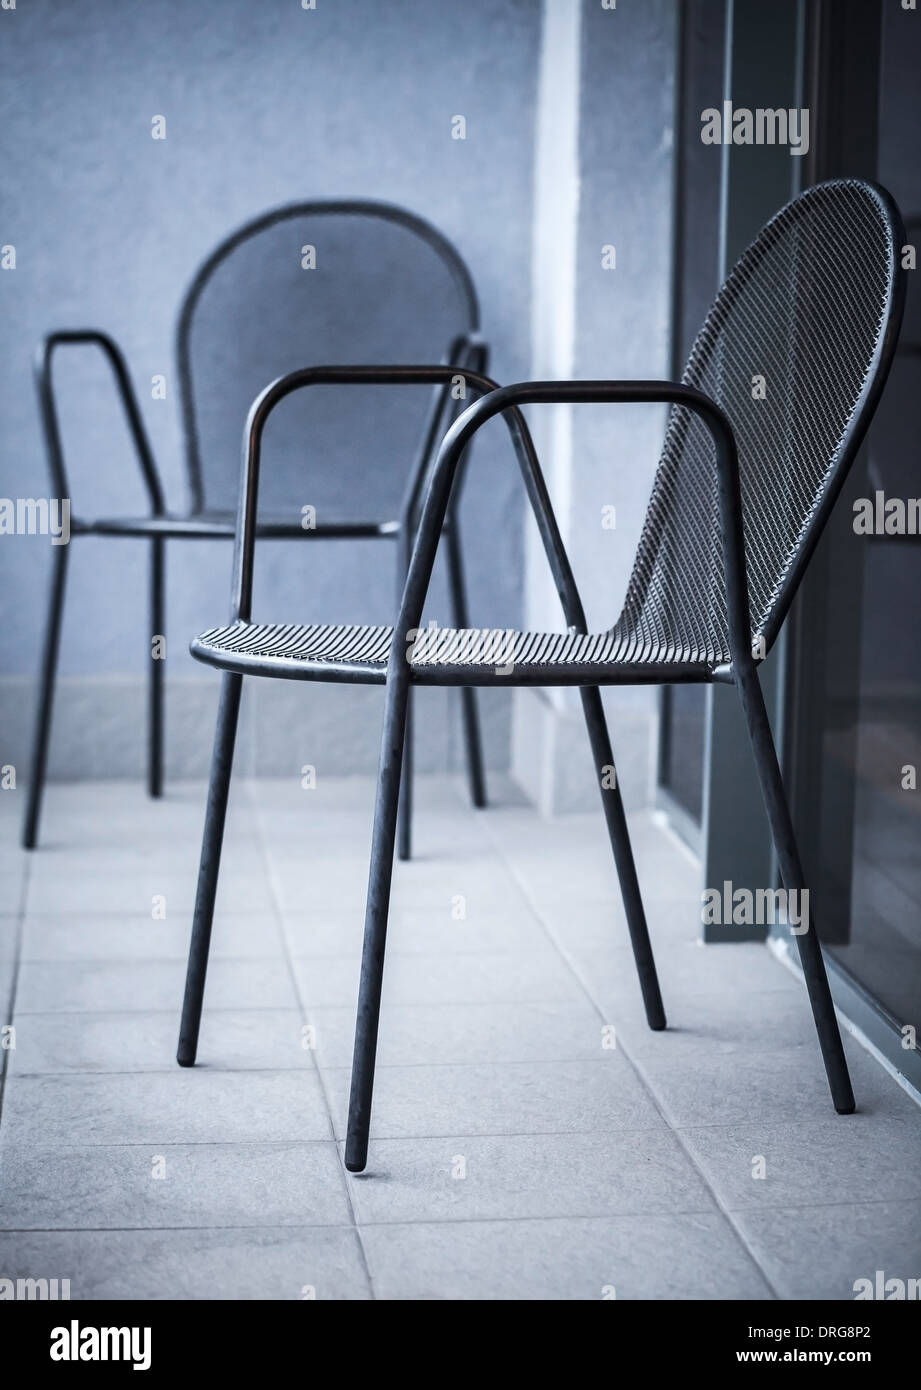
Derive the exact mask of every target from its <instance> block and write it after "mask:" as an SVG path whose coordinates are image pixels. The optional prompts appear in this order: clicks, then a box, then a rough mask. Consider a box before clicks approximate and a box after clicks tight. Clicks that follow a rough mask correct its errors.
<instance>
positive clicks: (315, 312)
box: [23, 201, 487, 858]
mask: <svg viewBox="0 0 921 1390" xmlns="http://www.w3.org/2000/svg"><path fill="white" fill-rule="evenodd" d="M311 261H312V262H313V268H310V264H311ZM305 267H307V268H305ZM65 345H88V346H93V347H95V348H98V349H100V350H101V351H102V352H103V353H104V354H105V356H106V358H107V360H108V362H109V364H110V366H111V368H112V371H113V373H114V377H115V382H116V385H117V388H118V393H119V397H120V400H121V404H122V407H123V409H124V412H125V416H126V419H127V423H128V426H129V430H130V434H131V438H132V440H133V444H134V448H135V451H136V454H137V459H138V463H139V466H140V470H141V475H142V478H143V482H144V486H145V489H146V492H147V497H148V500H149V504H150V513H149V515H147V516H116V517H101V518H97V519H95V520H89V519H87V518H86V517H83V516H80V515H79V513H78V514H77V515H76V516H74V517H73V518H72V522H71V536H72V538H76V537H79V536H85V535H89V536H111V537H126V536H134V537H139V538H142V539H144V540H146V541H147V542H148V543H149V545H150V634H151V635H154V634H163V633H164V632H165V623H166V613H165V596H164V582H165V547H166V542H167V541H168V540H190V539H206V540H207V539H215V540H232V539H233V537H234V532H235V523H236V514H237V492H238V484H239V472H238V458H239V440H240V433H241V431H242V429H243V426H244V423H245V420H246V411H247V408H248V405H249V402H250V401H252V399H253V397H254V396H255V395H256V393H257V392H258V391H260V390H261V389H262V387H263V386H264V385H265V383H266V381H269V380H271V379H272V378H273V377H276V376H280V375H282V374H283V373H285V372H288V371H291V370H292V368H294V367H297V366H300V365H301V364H302V363H303V362H304V361H310V360H317V359H318V358H320V359H324V360H326V361H344V362H361V361H368V360H371V361H382V362H401V361H402V362H414V361H425V362H442V363H451V364H456V365H457V367H458V369H459V370H463V369H464V368H467V367H474V368H476V369H478V370H480V371H483V370H485V364H486V357H487V350H486V345H485V343H484V342H483V340H482V339H481V337H480V336H479V307H478V304H477V296H476V292H475V289H474V286H473V282H472V279H471V277H470V273H469V271H468V270H467V267H466V265H465V264H464V262H463V261H462V259H461V257H460V255H459V254H458V252H457V251H456V250H455V248H454V247H453V246H452V245H451V243H450V242H449V241H448V240H447V239H446V238H445V237H444V236H442V234H441V233H440V232H438V231H437V230H436V229H435V228H434V227H433V226H431V225H430V224H429V223H428V222H426V221H424V220H423V219H422V218H420V217H416V216H415V215H414V214H412V213H410V212H407V211H406V210H405V209H402V208H398V207H392V206H390V205H389V204H386V203H377V202H368V201H342V202H330V201H325V202H304V203H295V204H291V205H289V206H286V207H281V208H277V209H275V210H274V211H272V212H269V213H266V214H265V215H264V216H262V217H259V218H257V219H255V220H254V221H252V222H248V223H246V225H245V226H243V227H240V228H239V229H238V230H237V231H236V232H234V233H233V234H232V235H231V236H229V237H227V239H226V240H225V241H223V242H221V244H220V245H219V246H218V247H217V248H216V249H215V250H214V251H213V252H212V253H211V255H210V256H209V257H208V258H207V260H206V261H205V262H204V263H203V264H202V266H201V267H200V269H199V270H198V271H197V273H196V275H195V278H194V279H193V281H192V283H191V285H190V286H189V289H188V291H187V293H186V296H185V299H184V300H183V303H182V307H181V311H180V314H179V318H178V322H177V328H176V341H175V352H176V366H177V375H178V385H179V396H180V408H181V415H182V426H183V441H184V452H185V464H186V470H187V477H188V491H189V507H188V510H187V511H186V512H183V513H176V512H171V511H169V510H168V509H167V506H166V501H165V497H164V490H163V486H162V484H161V481H160V477H159V474H158V471H157V467H156V464H155V462H154V457H153V453H152V451H151V448H150V444H149V442H148V439H147V434H146V432H145V429H144V424H143V420H142V417H141V412H140V409H139V407H138V403H137V399H136V396H135V394H134V390H133V388H132V385H131V379H130V376H129V373H128V368H127V366H126V364H125V360H124V357H123V355H122V353H121V351H120V350H119V348H118V346H117V345H116V343H115V342H114V341H113V340H112V338H111V337H109V336H108V335H107V334H105V333H101V332H98V331H95V330H89V329H87V330H66V331H59V332H55V333H51V334H49V335H48V336H47V337H46V338H45V339H44V341H43V342H42V343H41V344H40V345H39V349H38V352H37V354H36V381H37V387H38V394H39V404H40V409H41V418H42V425H43V429H44V435H45V443H46V447H47V452H48V462H49V467H50V470H51V477H52V484H53V487H54V491H55V495H57V496H58V497H62V498H63V497H70V496H71V492H70V486H69V481H68V477H67V472H66V468H65V462H64V451H63V445H62V440H61V430H60V423H59V418H58V409H57V405H56V401H55V393H54V386H53V382H52V361H53V358H54V355H55V352H56V350H57V349H58V348H59V347H61V346H65ZM306 404H308V403H307V402H306V401H305V400H303V399H301V400H300V401H298V402H295V403H293V405H294V407H295V408H294V409H292V410H291V411H289V412H288V413H287V414H286V415H285V416H284V418H283V419H282V418H280V419H279V420H278V421H277V422H276V424H277V426H278V428H277V429H275V432H274V438H273V460H274V466H273V470H272V477H271V480H270V485H269V487H268V489H267V490H266V493H267V495H266V496H265V498H264V499H263V500H264V503H265V504H266V505H265V508H264V510H263V511H262V512H261V514H260V517H259V520H258V524H257V534H258V535H259V536H260V537H264V538H267V539H275V540H306V539H307V538H308V537H309V538H310V539H311V540H313V539H319V540H323V539H328V540H358V539H361V540H389V541H394V542H396V543H397V548H398V551H397V553H398V566H397V570H398V589H397V593H398V594H399V593H400V592H402V586H403V579H404V578H405V573H406V568H407V566H408V563H409V549H410V542H411V536H412V530H413V527H414V525H415V523H416V521H417V519H418V510H419V505H420V502H421V496H422V490H423V481H424V478H425V474H426V471H427V469H428V468H429V466H430V464H431V461H432V459H433V457H434V451H435V447H436V446H437V442H438V440H439V439H440V437H441V435H442V434H443V432H444V429H445V428H446V427H447V424H448V423H449V422H450V419H452V418H453V417H454V416H455V415H456V414H457V412H458V409H459V408H460V407H459V404H458V402H457V401H456V400H455V399H454V398H453V395H452V393H451V391H450V388H449V386H445V387H442V388H440V389H439V390H438V391H437V392H435V394H434V396H433V399H432V400H431V402H430V403H429V406H428V410H427V411H426V409H425V407H424V405H423V403H422V402H420V401H418V400H417V401H415V402H409V404H410V405H414V406H415V407H417V408H416V409H409V410H407V404H408V403H407V401H406V399H405V396H404V397H403V398H402V399H400V400H393V399H392V398H388V396H387V395H386V393H380V392H377V393H375V400H374V409H373V411H367V412H353V415H352V417H351V420H350V424H351V426H352V436H351V438H350V440H349V441H348V444H345V443H344V444H342V445H341V447H340V449H339V451H338V452H337V453H336V455H335V457H334V458H332V459H331V458H329V457H325V458H324V459H323V460H322V464H321V463H320V461H319V460H317V459H316V458H314V459H313V460H312V461H311V458H310V449H309V441H310V440H311V439H316V438H317V437H320V438H323V437H324V436H325V437H326V438H329V436H330V433H331V430H332V429H333V427H334V428H335V436H336V437H337V438H338V439H341V438H342V436H343V430H342V421H341V418H337V417H336V415H335V413H334V409H333V407H334V406H335V404H336V402H333V401H331V400H329V399H326V400H323V399H322V397H321V398H320V399H318V398H317V393H314V398H313V399H312V400H311V402H310V403H309V405H310V409H309V411H308V412H307V413H305V412H304V410H303V406H304V405H306ZM382 441H383V442H384V443H385V446H386V461H387V467H384V468H380V467H375V468H374V470H373V471H372V472H371V473H370V475H369V474H367V473H362V474H361V475H360V476H361V485H360V487H358V486H355V485H354V483H355V476H354V473H353V474H352V478H351V479H350V477H349V472H350V469H354V468H355V467H356V466H358V467H361V466H363V465H364V464H365V463H366V461H367V459H368V458H372V457H373V458H374V459H375V463H377V461H378V459H379V456H380V450H381V445H382ZM311 462H313V465H314V466H313V467H311ZM333 465H334V466H333ZM350 481H351V482H352V483H353V486H352V487H351V488H350V487H349V483H350ZM458 493H459V489H458V492H457V493H456V494H455V501H454V504H452V507H451V509H450V514H449V515H448V516H447V517H446V522H445V530H446V547H447V561H448V565H447V571H448V586H449V594H450V599H451V603H452V606H453V611H454V619H455V621H456V622H457V624H458V625H459V626H464V625H466V623H467V608H466V597H465V588H464V573H463V564H462V557H461V547H460V539H459V531H458V520H457V509H456V502H457V500H458ZM350 495H351V496H353V497H355V498H356V500H357V501H358V503H359V509H358V510H357V511H355V510H353V511H352V512H351V514H349V512H348V511H346V510H345V509H344V508H343V506H342V498H343V496H345V497H346V498H347V497H349V496H350ZM304 506H312V507H313V508H315V511H316V522H315V526H314V527H313V528H312V529H310V530H309V531H308V530H306V529H305V526H304V516H303V514H302V509H303V507H304ZM68 559H69V547H68V546H60V547H56V548H55V550H54V571H53V576H52V585H51V596H50V606H49V611H48V619H47V626H46V632H45V641H44V651H43V656H42V666H41V684H40V695H39V703H38V712H37V719H36V727H35V741H34V751H33V757H32V772H31V780H30V784H29V793H28V799H27V804H26V814H25V821H24V826H23V844H24V845H25V847H26V848H28V849H32V848H34V846H35V845H36V843H37V840H38V832H39V816H40V812H41V801H42V792H43V788H44V782H45V774H46V769H47V759H48V741H49V737H50V732H51V714H52V703H53V698H54V685H55V675H56V668H57V654H58V647H59V641H60V633H61V624H62V620H63V611H64V596H65V584H66V576H67V565H68ZM149 651H150V648H149V646H148V653H149ZM163 673H164V662H163V661H159V660H152V659H151V660H149V671H148V680H149V687H148V689H149V694H148V748H147V785H148V790H149V793H150V795H151V796H159V795H160V793H161V789H162V785H163V711H164V687H163ZM462 717H463V724H464V739H465V748H466V757H467V767H468V773H469V780H470V790H471V795H472V799H473V802H474V804H475V805H477V806H483V805H485V800H486V790H485V778H484V772H483V757H482V750H481V740H480V728H479V721H478V715H477V708H476V700H475V693H474V691H472V690H467V691H465V692H464V695H463V702H462ZM410 747H411V742H410V740H407V768H406V773H407V775H406V778H405V781H404V788H405V795H404V798H403V806H402V813H401V853H402V855H403V857H404V858H405V857H408V856H409V852H410V813H411V802H410V790H411V766H410V755H409V750H410Z"/></svg>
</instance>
